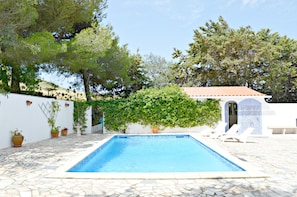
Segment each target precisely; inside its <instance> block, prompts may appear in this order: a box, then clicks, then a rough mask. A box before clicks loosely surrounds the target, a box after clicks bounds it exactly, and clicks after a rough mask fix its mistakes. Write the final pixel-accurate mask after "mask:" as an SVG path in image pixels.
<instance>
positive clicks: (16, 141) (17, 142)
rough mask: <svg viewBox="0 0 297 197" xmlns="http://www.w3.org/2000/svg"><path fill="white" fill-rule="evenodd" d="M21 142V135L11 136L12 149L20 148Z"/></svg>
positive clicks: (22, 139) (22, 138) (22, 137)
mask: <svg viewBox="0 0 297 197" xmlns="http://www.w3.org/2000/svg"><path fill="white" fill-rule="evenodd" d="M23 141H24V136H22V135H14V136H12V143H13V147H21V146H22V143H23Z"/></svg>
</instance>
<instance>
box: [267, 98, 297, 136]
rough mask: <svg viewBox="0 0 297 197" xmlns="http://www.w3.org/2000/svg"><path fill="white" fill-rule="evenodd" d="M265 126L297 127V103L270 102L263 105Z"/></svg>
mask: <svg viewBox="0 0 297 197" xmlns="http://www.w3.org/2000/svg"><path fill="white" fill-rule="evenodd" d="M262 118H263V127H264V129H266V131H267V133H271V130H270V129H269V127H274V126H276V127H281V126H283V127H297V103H270V104H266V105H263V116H262Z"/></svg>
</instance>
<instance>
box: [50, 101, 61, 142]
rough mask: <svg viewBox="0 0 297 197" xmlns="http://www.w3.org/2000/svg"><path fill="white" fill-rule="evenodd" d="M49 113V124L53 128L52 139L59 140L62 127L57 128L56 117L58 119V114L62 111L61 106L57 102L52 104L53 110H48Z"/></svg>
mask: <svg viewBox="0 0 297 197" xmlns="http://www.w3.org/2000/svg"><path fill="white" fill-rule="evenodd" d="M47 111H48V114H49V116H48V119H47V122H48V124H49V126H50V127H51V135H52V138H57V137H59V129H60V127H59V126H56V117H57V113H58V112H59V111H60V105H59V104H58V103H57V102H52V104H51V108H50V109H47Z"/></svg>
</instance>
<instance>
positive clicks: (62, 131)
mask: <svg viewBox="0 0 297 197" xmlns="http://www.w3.org/2000/svg"><path fill="white" fill-rule="evenodd" d="M67 133H68V128H67V127H64V128H63V129H62V130H61V135H62V136H66V135H67Z"/></svg>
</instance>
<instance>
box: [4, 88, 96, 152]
mask: <svg viewBox="0 0 297 197" xmlns="http://www.w3.org/2000/svg"><path fill="white" fill-rule="evenodd" d="M52 101H57V102H58V103H59V105H60V106H61V107H60V108H61V110H60V111H59V113H58V114H57V119H56V125H57V126H60V127H61V128H63V127H67V128H68V133H69V134H71V133H73V132H74V131H73V109H74V106H73V102H72V101H62V100H55V99H52V98H44V97H36V96H27V95H19V94H8V95H2V94H0V149H1V148H7V147H11V136H12V135H11V132H10V131H11V130H14V129H20V130H22V134H23V135H24V137H25V140H24V142H23V144H26V143H32V142H37V141H40V140H44V139H48V138H51V133H50V127H49V125H48V122H47V118H46V116H45V115H44V114H43V112H42V110H41V108H40V106H41V105H46V104H48V103H51V102H52ZM27 103H28V104H27ZM87 120H88V121H87V126H88V128H87V129H86V133H91V121H92V119H91V110H90V109H89V110H88V111H87Z"/></svg>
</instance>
